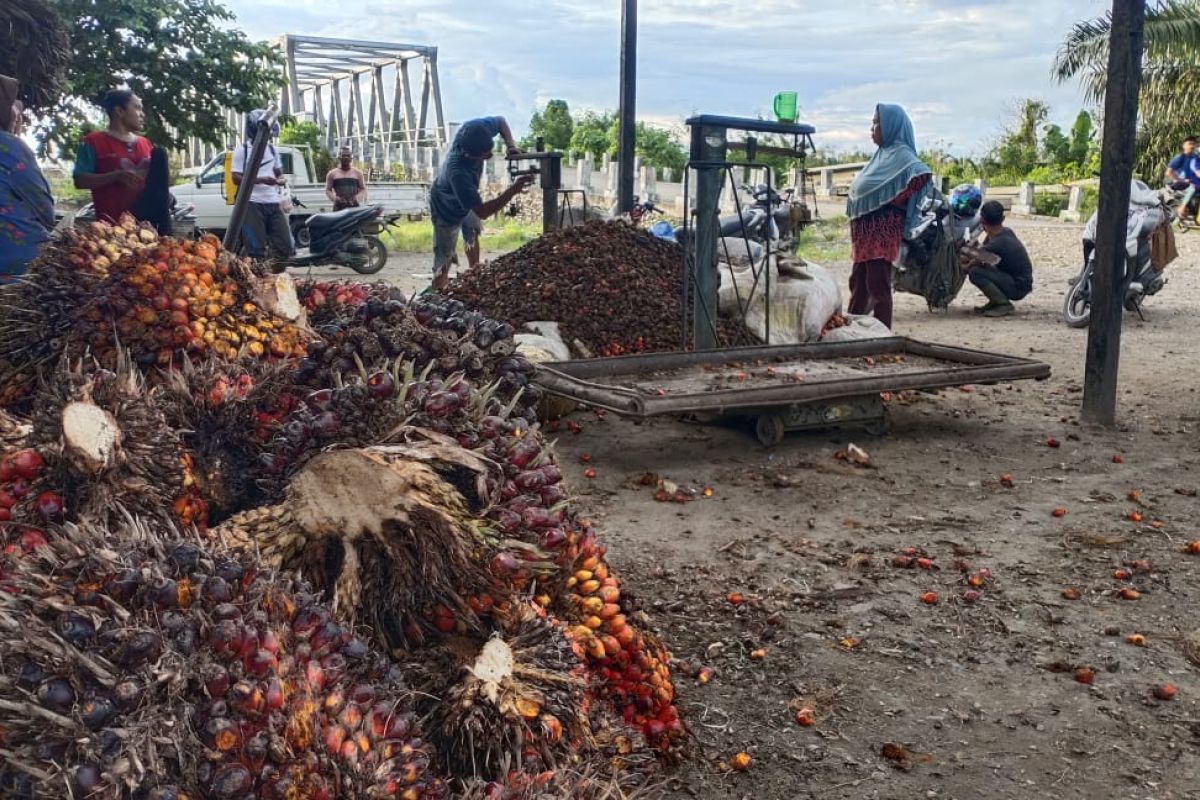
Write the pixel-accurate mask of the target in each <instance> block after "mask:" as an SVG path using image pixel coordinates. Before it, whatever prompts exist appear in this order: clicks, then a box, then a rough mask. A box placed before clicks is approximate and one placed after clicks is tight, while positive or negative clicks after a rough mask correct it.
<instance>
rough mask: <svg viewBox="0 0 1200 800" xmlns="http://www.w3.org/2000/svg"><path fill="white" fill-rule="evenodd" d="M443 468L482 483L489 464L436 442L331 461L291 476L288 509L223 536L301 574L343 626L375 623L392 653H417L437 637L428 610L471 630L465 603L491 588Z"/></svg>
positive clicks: (341, 455) (266, 511)
mask: <svg viewBox="0 0 1200 800" xmlns="http://www.w3.org/2000/svg"><path fill="white" fill-rule="evenodd" d="M439 469H444V470H446V472H447V473H448V474H452V473H453V472H454V471H455V470H458V471H460V473H465V474H474V475H476V476H478V475H479V474H481V473H483V472H484V471H485V470H486V464H485V462H483V461H482V460H481V459H479V458H478V457H476V456H474V455H472V454H471V453H469V452H467V451H465V450H461V449H460V448H457V447H451V446H449V445H437V444H433V443H428V442H427V443H425V444H419V443H418V444H398V445H391V446H380V447H373V448H366V449H360V450H336V451H331V452H327V453H322V454H321V455H318V456H317V457H315V458H313V459H312V460H311V461H310V462H309V463H308V464H307V465H306V466H305V467H304V468H303V469H301V470H300V471H299V472H298V473H296V475H295V476H294V477H293V478H292V480H291V481H290V483H289V485H288V488H287V494H286V498H285V500H284V502H283V503H282V504H280V505H276V506H267V507H263V508H259V509H255V510H254V511H250V512H246V513H243V514H239V515H236V516H234V517H233V518H232V519H230V520H229V521H228V522H226V523H225V524H223V525H221V526H219V527H218V528H216V529H214V531H215V533H216V534H217V535H219V536H223V537H225V538H226V540H227V541H229V542H230V543H231V544H233V545H234V546H235V547H239V548H242V549H246V550H256V551H257V552H258V553H260V554H261V557H262V559H263V561H264V562H265V563H266V564H268V565H272V566H275V567H277V568H280V569H286V570H293V569H300V570H302V571H303V572H304V574H305V575H306V577H308V578H310V579H311V580H312V582H313V583H314V584H315V585H316V586H318V587H319V588H321V589H323V590H325V591H327V592H328V593H329V594H330V596H331V597H332V600H333V607H334V609H335V610H336V611H337V613H338V615H339V617H340V618H341V619H343V620H344V621H346V622H347V623H348V624H354V623H366V624H367V625H369V626H370V627H371V628H372V629H373V630H374V631H375V633H376V635H377V636H378V637H379V638H380V639H381V640H382V643H383V645H384V646H386V647H388V648H397V647H401V648H404V647H414V646H418V645H420V644H421V643H422V641H423V639H424V635H425V633H426V632H431V631H423V630H421V629H420V627H419V625H417V623H416V621H417V620H418V619H419V618H421V617H422V616H423V613H424V611H425V610H426V609H428V608H432V607H433V606H434V605H436V604H438V603H442V604H444V605H446V606H447V607H449V608H453V609H457V610H458V611H459V613H460V615H461V618H463V619H464V621H467V622H471V621H472V620H473V618H474V614H473V613H472V612H471V611H470V608H469V606H468V604H467V602H466V600H465V599H464V598H465V597H467V596H470V595H473V594H477V593H479V592H481V591H483V590H484V589H486V587H488V585H489V579H488V576H487V575H486V573H485V572H484V571H483V568H482V567H481V563H484V562H485V560H484V559H483V558H481V557H480V553H481V552H482V550H483V545H484V542H483V540H482V539H481V538H480V537H481V534H480V532H479V531H477V530H476V529H475V528H474V527H472V525H471V524H470V523H469V520H470V512H469V510H468V508H467V505H466V503H465V501H464V499H463V495H462V494H460V492H459V490H458V489H457V488H455V485H453V484H451V483H449V482H448V481H447V480H446V479H444V478H443V477H441V475H440V474H439ZM331 564H334V565H336V566H335V567H333V568H332V569H331V567H330V565H331Z"/></svg>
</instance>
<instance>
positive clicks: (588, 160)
mask: <svg viewBox="0 0 1200 800" xmlns="http://www.w3.org/2000/svg"><path fill="white" fill-rule="evenodd" d="M591 185H592V157H591V156H584V157H583V158H581V159H579V163H578V164H576V165H575V188H577V189H583V190H584V191H585V192H586V191H587V190H588V188H589V187H590V186H591Z"/></svg>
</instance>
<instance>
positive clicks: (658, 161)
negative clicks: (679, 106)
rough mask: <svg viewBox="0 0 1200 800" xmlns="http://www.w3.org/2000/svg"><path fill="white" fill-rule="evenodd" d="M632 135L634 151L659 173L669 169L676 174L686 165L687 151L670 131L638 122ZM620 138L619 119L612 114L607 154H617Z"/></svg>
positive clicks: (644, 162) (643, 161)
mask: <svg viewBox="0 0 1200 800" xmlns="http://www.w3.org/2000/svg"><path fill="white" fill-rule="evenodd" d="M634 137H635V138H636V143H635V144H634V152H635V153H636V154H637V155H639V156H641V159H642V163H643V164H645V165H646V166H648V167H654V170H655V172H657V173H658V174H659V175H662V173H663V170H664V169H669V170H671V171H672V172H673V173H674V174H675V175H677V176H678V175H679V174H680V173H681V172H683V169H684V168H685V167H686V166H687V162H688V157H687V152H686V151H684V149H683V146H682V145H680V144H679V141H678V140H677V139H676V138H675V135H674V134H673V133H671V132H670V131H668V130H665V129H663V128H656V127H653V126H650V125H647V124H646V123H644V122H639V123H637V125H636V126H635V128H634ZM620 139H621V121H620V120H619V119H617V118H616V117H615V116H614V117H613V121H612V124H611V125H609V128H608V152H609V155H612V156H616V155H617V152H618V149H619V148H618V143H619V142H620Z"/></svg>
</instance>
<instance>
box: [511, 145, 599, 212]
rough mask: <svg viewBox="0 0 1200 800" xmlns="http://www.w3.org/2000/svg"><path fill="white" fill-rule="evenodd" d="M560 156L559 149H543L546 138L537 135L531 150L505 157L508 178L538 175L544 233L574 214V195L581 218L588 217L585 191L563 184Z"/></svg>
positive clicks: (514, 178)
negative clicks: (578, 199)
mask: <svg viewBox="0 0 1200 800" xmlns="http://www.w3.org/2000/svg"><path fill="white" fill-rule="evenodd" d="M562 159H563V154H562V153H560V152H557V151H553V150H546V145H545V142H544V141H543V139H542V137H540V136H539V137H538V138H537V141H536V143H535V145H534V149H533V150H532V151H530V152H524V153H518V154H517V155H511V156H508V157H507V161H508V177H509V180H510V181H512V180H516V179H517V178H519V177H520V176H522V175H530V176H533V177H536V178H537V179H538V187H539V188H540V189H541V190H542V233H543V234H546V233H549V232H550V231H556V230H558V229H559V228H561V227H563V225H564V224H565V223H566V222H567V221H569V220H572V219H574V218H575V213H574V210H575V207H574V205H573V204H572V202H571V197H572V196H574V195H578V196H579V198H580V206H581V208H582V211H583V218H584V219H586V218H587V211H588V200H587V192H586V191H584V190H583V189H564V188H562ZM523 165H524V166H523Z"/></svg>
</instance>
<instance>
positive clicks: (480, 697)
mask: <svg viewBox="0 0 1200 800" xmlns="http://www.w3.org/2000/svg"><path fill="white" fill-rule="evenodd" d="M497 625H498V629H497V630H496V631H495V632H493V633H492V634H491V636H490V637H487V638H478V637H477V638H470V637H465V636H458V635H454V634H451V635H450V636H448V637H447V638H446V640H445V642H444V643H442V644H439V645H436V646H434V647H432V648H427V649H425V650H422V651H420V652H418V653H414V654H412V655H413V658H415V659H418V663H419V671H420V672H421V674H423V675H424V676H425V679H424V681H423V682H422V683H421V684H420V685H419V686H417V687H416V688H418V689H419V690H420V693H421V694H420V696H424V697H429V698H436V699H437V701H436V702H433V703H430V704H429V705H430V708H429V709H428V714H429V717H428V725H429V734H430V737H431V739H432V740H433V742H434V744H435V745H436V746H437V747H438V749H439V750H440V751H441V752H442V753H443V754H444V755H445V757H446V759H447V762H448V763H449V764H450V767H451V771H452V772H453V774H454V775H455V776H456V777H460V778H473V777H478V778H484V779H494V778H498V777H501V776H503V775H506V774H507V773H509V772H510V771H512V770H515V769H533V770H535V771H540V770H543V769H555V768H558V767H563V766H567V765H569V764H570V763H571V762H572V759H573V758H578V757H579V756H580V755H581V754H582V755H586V754H588V753H589V752H592V751H593V750H594V747H595V745H594V742H592V736H591V731H590V728H589V723H588V719H587V711H586V709H587V706H586V699H585V688H586V673H585V670H584V667H583V662H582V661H581V660H580V658H579V656H578V655H577V654H576V653H575V651H574V648H573V647H572V644H571V641H570V640H569V638H568V637H567V636H566V635H565V633H564V632H563V630H562V627H561V625H560V624H555V623H553V622H551V621H550V620H548V619H547V618H546V617H545V614H544V612H542V611H541V610H540V609H538V608H537V607H536V606H533V605H531V604H529V603H519V604H517V605H515V606H514V607H513V608H512V610H511V611H510V613H509V614H508V615H507V616H506V617H504V618H501V619H498V620H497Z"/></svg>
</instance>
